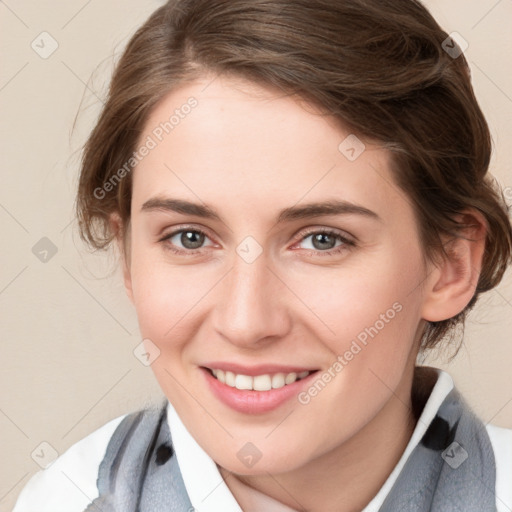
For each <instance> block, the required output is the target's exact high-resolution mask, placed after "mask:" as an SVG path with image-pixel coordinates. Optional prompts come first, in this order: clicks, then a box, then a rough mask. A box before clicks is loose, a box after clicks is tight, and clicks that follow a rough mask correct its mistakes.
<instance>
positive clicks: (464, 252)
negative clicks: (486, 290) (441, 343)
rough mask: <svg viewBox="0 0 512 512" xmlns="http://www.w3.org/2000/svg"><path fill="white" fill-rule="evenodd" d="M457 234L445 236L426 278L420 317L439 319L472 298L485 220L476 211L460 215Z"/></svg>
mask: <svg viewBox="0 0 512 512" xmlns="http://www.w3.org/2000/svg"><path fill="white" fill-rule="evenodd" d="M460 221H461V224H462V223H463V225H464V228H463V229H461V231H460V234H459V236H458V237H457V238H452V239H450V240H446V241H445V243H444V249H445V253H446V255H443V257H442V258H441V257H440V259H441V261H440V262H439V263H437V264H435V265H434V266H433V270H432V271H431V273H430V274H429V276H428V278H427V280H426V287H425V293H426V297H425V301H424V303H423V310H422V318H423V319H425V320H428V321H430V322H440V321H442V320H447V319H449V318H453V317H454V316H456V315H458V314H459V313H460V312H461V311H463V310H464V308H465V307H466V306H467V305H468V303H469V302H470V301H471V299H472V298H473V296H474V294H475V291H476V287H477V284H478V280H479V277H480V272H481V270H482V261H483V255H484V251H485V238H486V232H487V227H486V226H487V224H486V222H485V219H484V217H483V216H482V215H481V214H480V212H477V211H471V212H465V213H464V214H462V215H461V216H460Z"/></svg>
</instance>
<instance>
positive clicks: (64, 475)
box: [13, 413, 130, 512]
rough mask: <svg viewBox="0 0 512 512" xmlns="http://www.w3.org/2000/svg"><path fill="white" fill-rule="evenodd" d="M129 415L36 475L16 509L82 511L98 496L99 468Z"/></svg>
mask: <svg viewBox="0 0 512 512" xmlns="http://www.w3.org/2000/svg"><path fill="white" fill-rule="evenodd" d="M129 414H130V413H127V414H124V415H122V416H118V417H117V418H115V419H113V420H111V421H109V422H108V423H106V424H105V425H103V426H102V427H100V428H98V429H97V430H95V431H94V432H92V433H91V434H89V435H88V436H86V437H84V438H83V439H81V440H80V441H78V442H77V443H75V444H73V445H72V446H70V447H69V448H68V449H67V450H66V451H65V452H64V453H63V454H62V455H60V456H59V457H58V458H57V459H56V460H55V461H54V462H53V463H52V464H51V465H50V466H49V467H47V468H46V469H42V470H40V471H38V472H37V473H36V474H35V475H33V476H32V478H31V479H30V480H29V481H28V482H27V484H26V485H25V487H24V488H23V489H22V491H21V493H20V495H19V496H18V500H17V502H16V505H15V507H14V509H13V512H34V511H35V510H37V511H38V512H61V511H62V512H64V511H65V512H75V511H76V512H82V511H83V510H84V509H85V508H86V507H87V506H88V505H89V503H90V502H91V501H92V500H93V499H95V498H96V497H97V496H98V489H97V487H96V479H97V477H98V467H99V465H100V463H101V461H102V459H103V457H104V455H105V451H106V449H107V445H108V443H109V441H110V438H111V437H112V434H113V433H114V431H115V430H116V428H117V427H118V426H119V424H120V423H121V421H122V420H123V419H124V418H126V417H127V416H129Z"/></svg>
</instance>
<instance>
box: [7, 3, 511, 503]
mask: <svg viewBox="0 0 512 512" xmlns="http://www.w3.org/2000/svg"><path fill="white" fill-rule="evenodd" d="M460 50H461V49H460V47H459V46H458V45H457V43H456V41H455V40H454V39H453V38H451V37H450V36H449V35H448V34H446V33H445V32H444V31H443V30H442V29H441V28H440V27H439V26H438V24H437V23H436V22H435V20H434V19H433V18H432V17H431V15H430V14H429V13H428V12H427V11H426V10H425V8H424V7H423V6H422V5H421V4H419V3H418V2H416V1H414V0H400V1H397V0H393V1H391V0H388V1H382V0H370V1H363V0H347V1H334V0H315V1H311V0H308V1H306V0H299V1H297V0H294V1H290V0H279V1H277V0H276V1H264V0H250V1H249V0H230V1H225V0H224V1H222V0H188V1H186V0H174V1H170V2H168V3H167V4H166V5H165V6H163V7H161V8H159V9H158V10H157V11H156V12H155V13H154V14H153V15H152V16H151V17H150V18H149V20H148V21H147V22H146V23H145V24H144V25H143V26H142V27H141V28H140V29H139V31H138V32H137V33H136V34H135V36H134V37H133V38H132V40H131V41H130V43H129V44H128V47H127V48H126V50H125V52H124V54H123V56H122V58H121V60H120V62H119V63H118V65H117V68H116V70H115V73H114V77H113V80H112V83H111V87H110V92H109V98H108V101H107V103H106V104H105V107H104V109H103V112H102V114H101V117H100V119H99V120H98V123H97V125H96V127H95V129H94V130H93V132H92V134H91V136H90V138H89V140H88V142H87V144H86V146H85V148H84V154H83V161H82V169H81V175H80V183H79V190H78V200H77V213H78V218H79V221H80V227H81V233H82V236H83V238H84V240H86V241H87V242H89V243H90V244H91V245H92V247H94V248H106V247H107V246H109V244H111V243H115V244H116V245H117V247H118V248H119V251H120V264H121V266H122V269H123V276H124V283H125V287H126V291H127V294H128V296H129V298H130V299H131V301H132V302H133V304H134V306H135V310H136V313H137V317H138V321H139V326H140V331H141V335H142V338H144V350H145V352H144V354H143V355H144V356H145V357H146V359H147V362H148V364H151V367H152V369H153V371H154V373H155V376H156V378H157V380H158V382H159V384H160V386H161V388H162V390H163V392H164V394H165V400H163V402H162V406H161V407H160V408H148V409H145V410H141V411H136V412H134V413H132V414H126V415H124V416H122V417H120V418H116V419H115V420H112V421H111V422H109V423H108V424H106V425H105V426H104V427H102V428H100V429H99V430H97V431H96V432H94V433H92V434H91V435H90V436H88V437H86V438H85V439H83V440H82V441H80V442H79V443H76V444H75V445H74V446H72V447H71V448H70V449H69V450H68V452H66V453H65V454H63V455H62V456H61V457H59V459H57V461H55V462H54V463H53V464H52V465H51V466H50V467H49V468H48V469H46V470H44V471H42V472H40V473H39V474H38V475H36V476H34V477H33V479H32V480H31V481H30V482H29V484H28V485H27V486H26V488H25V489H24V490H23V492H22V494H21V496H20V499H19V501H18V504H17V507H16V508H15V511H16V512H23V511H26V510H33V508H34V507H36V505H37V507H36V508H37V510H52V511H55V510H66V511H71V510H73V511H74V510H76V511H80V510H87V511H92V510H102V511H111V510H116V511H118V510H119V511H128V510H130V511H131V510H134V511H135V510H141V511H149V510H155V511H156V510H168V509H169V510H176V511H186V510H190V511H192V510H200V511H207V510H208V511H239V510H243V511H276V512H277V511H288V512H289V511H299V510H307V511H313V512H316V511H322V512H324V511H360V510H364V511H365V512H369V511H377V510H379V511H381V512H383V511H398V510H404V511H405V510H407V511H411V510H418V511H419V510H435V511H437V510H439V511H456V510H464V511H479V512H481V511H491V510H492V511H496V510H509V509H510V507H512V497H511V491H510V488H511V487H512V486H511V485H510V479H511V478H512V470H511V468H512V431H511V430H508V429H503V428H499V427H496V426H493V425H487V426H485V425H484V424H483V422H482V421H481V419H479V418H478V417H477V416H476V415H475V414H474V413H473V412H472V410H471V409H470V408H469V407H468V405H467V404H466V402H465V401H464V399H463V398H462V397H461V396H460V394H459V393H458V391H457V390H456V389H455V387H454V385H453V381H452V380H451V378H450V376H449V375H448V374H447V373H446V372H444V371H441V370H438V369H435V368H430V367H420V366H416V360H417V356H418V354H421V353H423V351H424V350H426V349H429V348H432V347H435V346H439V344H440V343H448V341H449V340H450V338H449V335H450V333H453V331H454V329H455V328H456V327H457V326H460V325H462V324H463V322H464V317H465V315H466V314H467V312H468V311H469V310H470V309H471V307H472V306H473V305H474V304H475V302H476V300H477V298H478V297H479V295H480V294H481V293H482V292H485V291H487V290H490V289H492V288H493V287H494V286H496V285H497V284H498V283H499V282H500V280H501V278H502V276H503V273H504V272H505V270H506V267H507V265H508V264H509V262H510V256H511V246H512V231H511V225H510V221H509V218H508V216H507V209H506V206H505V205H504V202H503V200H502V196H501V194H500V192H499V190H497V188H495V186H494V185H493V184H492V182H491V180H490V178H489V176H488V175H487V170H488V165H489V159H490V150H491V145H490V136H489V131H488V127H487V124H486V121H485V119H484V117H483V115H482V112H481V110H480V108H479V106H478V104H477V101H476V99H475V97H474V94H473V90H472V87H471V83H470V77H469V71H468V67H467V64H466V61H465V59H464V56H463V54H462V53H461V51H460ZM447 340H448V341H447ZM69 482H71V484H72V485H71V484H70V483H69ZM66 489H69V490H66ZM507 507H508V508H507Z"/></svg>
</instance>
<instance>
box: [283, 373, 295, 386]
mask: <svg viewBox="0 0 512 512" xmlns="http://www.w3.org/2000/svg"><path fill="white" fill-rule="evenodd" d="M296 380H297V374H296V373H295V372H292V373H289V374H288V375H287V376H286V377H285V378H284V383H285V384H291V383H292V382H295V381H296Z"/></svg>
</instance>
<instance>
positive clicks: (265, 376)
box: [125, 77, 427, 474]
mask: <svg viewBox="0 0 512 512" xmlns="http://www.w3.org/2000/svg"><path fill="white" fill-rule="evenodd" d="M191 98H193V99H191ZM171 116H174V117H171ZM170 119H171V120H170ZM165 123H167V124H165ZM347 137H348V138H347ZM362 142H363V143H364V144H365V145H366V148H365V149H364V148H363V146H362V145H361V143H362ZM362 142H361V141H359V140H358V139H356V138H354V136H353V135H351V134H350V132H349V131H346V130H343V129H341V128H340V127H339V126H338V125H336V124H335V123H334V122H333V120H332V119H331V118H329V117H326V116H321V115H317V114H316V113H314V112H313V110H312V109H311V108H309V109H308V110H305V109H304V108H303V107H302V106H301V105H300V104H299V103H298V102H297V101H296V100H294V99H292V98H291V97H284V96H283V95H279V94H278V93H275V92H273V91H272V90H268V89H263V88H260V87H258V86H256V85H251V84H250V83H248V82H243V81H241V80H238V81H234V80H233V79H227V78H220V77H217V78H216V79H215V80H214V81H213V82H212V81H211V77H210V78H208V79H206V77H205V79H204V80H200V81H196V82H194V83H190V84H187V85H185V86H182V87H181V88H180V89H176V90H175V91H173V92H172V93H171V94H169V95H168V96H166V97H165V98H164V99H163V100H162V101H161V102H160V103H159V104H158V105H157V106H156V107H155V109H154V110H153V112H152V115H151V117H150V119H149V120H148V122H147V124H146V126H145V129H144V132H143V134H142V136H141V138H140V145H139V148H141V146H142V145H145V146H146V148H147V150H144V149H143V150H142V151H139V153H140V155H142V154H143V153H144V154H145V156H143V157H142V158H141V161H140V162H139V163H138V164H137V166H136V168H135V170H134V171H133V173H134V174H133V197H132V204H131V212H132V217H131V224H130V231H129V233H130V238H129V258H128V259H129V265H128V266H129V268H128V271H127V273H126V274H125V279H126V285H127V289H128V293H129V295H130V297H131V299H132V301H133V303H134V305H135V308H136V311H137V315H138V320H139V325H140V331H141V334H142V337H143V338H144V339H145V343H146V346H147V348H148V349H149V351H150V353H152V354H153V357H154V356H155V355H156V354H158V353H159V355H158V356H157V357H156V358H155V360H154V362H153V363H152V368H153V371H154V373H155V375H156V378H157V379H158V382H159V384H160V386H161V387H162V389H163V391H164V392H165V394H166V396H167V397H168V398H169V400H170V401H171V402H172V404H173V405H174V407H175V409H176V410H177V412H178V414H179V415H180V417H181V418H182V421H183V422H184V424H185V426H186V427H187V428H188V430H189V431H190V432H191V433H192V435H193V436H194V437H195V439H196V440H197V441H198V442H199V444H200V445H201V446H202V447H203V448H204V449H205V450H206V451H207V453H208V454H209V455H210V456H211V457H212V458H213V459H214V460H215V461H216V462H217V463H218V464H220V465H221V466H223V467H225V468H227V469H229V470H231V471H234V472H237V473H240V474H263V473H264V472H267V471H268V472H280V471H287V470H292V469H294V468H300V467H301V466H303V465H305V464H307V463H308V462H309V461H312V460H313V459H315V458H317V457H319V456H321V455H323V454H325V453H328V452H331V451H332V450H335V449H336V448H339V447H340V446H342V445H344V444H345V443H347V442H348V441H349V440H350V439H351V438H353V436H355V435H356V434H357V433H358V432H360V431H362V429H363V428H364V427H365V426H366V425H367V424H369V423H370V422H371V421H372V420H374V419H375V418H377V417H379V415H380V414H383V411H385V410H386V408H389V404H390V403H391V401H393V400H394V401H396V400H397V397H399V398H400V399H402V400H403V401H404V403H407V401H408V399H409V393H410V376H411V369H412V367H413V366H414V362H415V356H416V351H417V343H416V342H417V340H418V336H417V334H418V332H419V331H418V326H419V324H420V323H421V322H422V308H423V306H424V301H425V296H424V293H425V292H424V291H423V287H422V286H421V284H422V282H423V281H424V279H425V277H426V275H427V274H426V270H425V268H424V263H423V256H422V249H421V246H420V240H419V235H418V231H417V226H416V223H415V219H414V216H413V210H412V206H411V204H410V202H409V201H408V199H407V197H406V196H405V194H404V193H403V192H402V191H401V190H400V189H399V188H398V187H397V185H396V184H395V181H394V179H393V176H392V173H391V171H390V160H389V154H388V153H387V152H386V151H385V150H383V149H380V148H378V147H377V146H374V145H371V144H370V143H368V142H367V141H362ZM328 205H331V206H330V207H331V211H329V208H328ZM322 231H326V232H327V234H325V233H324V234H322ZM156 347H157V349H158V350H157V349H156ZM158 351H159V352H158ZM212 370H215V373H217V374H218V377H219V379H217V378H215V377H214V376H213V374H212ZM217 370H222V372H220V374H219V372H217ZM313 371H314V373H309V374H308V376H307V377H304V375H305V372H313ZM228 372H229V373H228ZM289 374H291V375H289ZM237 375H240V376H237ZM297 376H299V377H302V378H301V379H300V380H296V378H297ZM226 379H227V382H222V380H224V381H225V380H226ZM287 382H288V383H289V384H286V383H287ZM283 384H284V385H283ZM254 387H256V388H257V390H254V389H252V388H254ZM269 387H272V389H269ZM238 388H243V389H238ZM247 388H250V389H247ZM402 407H403V406H402ZM249 443H251V444H249ZM254 461H255V462H254Z"/></svg>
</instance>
